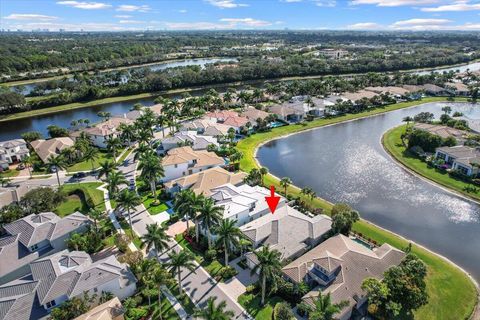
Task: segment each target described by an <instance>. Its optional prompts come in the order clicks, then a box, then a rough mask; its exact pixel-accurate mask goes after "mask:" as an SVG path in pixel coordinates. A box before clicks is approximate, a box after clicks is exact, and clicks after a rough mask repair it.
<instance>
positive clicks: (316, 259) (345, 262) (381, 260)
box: [282, 234, 405, 316]
mask: <svg viewBox="0 0 480 320" xmlns="http://www.w3.org/2000/svg"><path fill="white" fill-rule="evenodd" d="M404 256H405V253H403V252H402V251H400V250H398V249H396V248H394V247H392V246H390V245H389V244H386V243H385V244H383V245H382V246H381V247H380V248H377V249H374V250H370V249H369V248H367V247H366V246H364V245H362V244H360V243H358V242H356V241H354V240H352V239H350V238H348V237H345V236H344V235H341V234H340V235H336V236H334V237H331V238H329V239H327V240H325V241H324V242H323V243H321V244H319V245H318V246H317V247H315V248H313V249H312V250H310V251H309V252H307V253H305V254H304V255H303V256H301V257H300V258H298V259H296V260H294V261H293V262H291V263H290V264H288V265H287V266H285V267H284V268H283V269H282V270H283V273H284V275H285V276H287V277H288V278H290V279H291V280H292V281H294V282H301V281H302V280H303V279H304V277H305V275H306V274H307V273H308V272H309V271H310V270H311V269H312V267H313V266H314V264H318V265H319V266H322V267H326V269H328V270H331V271H333V272H334V274H335V278H334V280H333V281H332V282H331V283H329V284H328V285H327V286H326V287H318V288H316V289H314V290H312V291H310V292H309V293H307V294H306V295H305V296H304V297H303V300H304V301H305V302H306V303H309V304H313V302H314V300H315V298H316V297H317V296H318V292H319V291H320V290H321V291H322V293H325V294H326V293H330V294H331V297H332V302H333V303H338V302H340V301H348V302H349V306H348V307H346V308H344V309H343V310H342V312H341V315H342V316H343V315H345V314H348V313H349V312H351V309H352V308H353V307H354V305H355V304H356V303H357V301H358V299H359V297H364V296H365V294H364V292H363V290H362V289H361V285H362V282H363V280H364V279H366V278H369V277H373V278H377V279H382V278H383V273H384V272H385V271H386V270H387V269H388V268H390V267H392V266H394V265H398V264H399V263H400V262H401V260H402V259H403V258H404Z"/></svg>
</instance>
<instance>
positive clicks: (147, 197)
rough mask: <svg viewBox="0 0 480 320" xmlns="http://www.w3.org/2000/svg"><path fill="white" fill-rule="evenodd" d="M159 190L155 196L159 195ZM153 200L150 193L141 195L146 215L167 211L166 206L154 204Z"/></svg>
mask: <svg viewBox="0 0 480 320" xmlns="http://www.w3.org/2000/svg"><path fill="white" fill-rule="evenodd" d="M160 193H161V190H158V191H157V196H158V195H160ZM154 201H155V198H153V197H152V194H151V192H148V193H144V194H143V195H142V202H143V205H144V206H145V208H147V211H148V213H150V214H151V215H156V214H159V213H161V212H163V211H166V210H168V206H167V204H166V203H164V202H160V203H154Z"/></svg>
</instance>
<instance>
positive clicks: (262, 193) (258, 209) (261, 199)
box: [210, 183, 285, 226]
mask: <svg viewBox="0 0 480 320" xmlns="http://www.w3.org/2000/svg"><path fill="white" fill-rule="evenodd" d="M210 192H211V196H210V197H211V198H212V199H213V200H215V204H216V205H218V206H222V207H223V208H224V212H223V218H224V219H231V220H236V221H237V226H243V225H244V224H247V223H248V222H251V221H253V220H255V219H258V218H260V217H262V216H265V215H267V214H271V213H270V209H269V207H268V204H267V202H266V201H265V197H268V196H270V190H268V189H265V188H263V187H260V186H254V187H252V186H249V185H247V184H243V185H240V186H234V185H233V184H231V183H228V184H225V185H223V186H220V187H216V188H213V189H212V190H211V191H210ZM277 196H278V194H277ZM284 204H285V198H283V197H280V202H279V204H278V207H281V206H283V205H284Z"/></svg>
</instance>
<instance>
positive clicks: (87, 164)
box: [67, 151, 113, 172]
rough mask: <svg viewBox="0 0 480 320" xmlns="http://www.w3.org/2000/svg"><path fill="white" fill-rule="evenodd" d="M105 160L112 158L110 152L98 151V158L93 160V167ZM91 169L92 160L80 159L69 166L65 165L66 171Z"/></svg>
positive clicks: (98, 165)
mask: <svg viewBox="0 0 480 320" xmlns="http://www.w3.org/2000/svg"><path fill="white" fill-rule="evenodd" d="M106 160H110V161H111V160H113V157H112V155H111V154H110V153H108V152H106V151H100V152H99V153H98V158H97V159H95V160H94V161H93V167H94V168H95V169H97V168H98V167H100V163H102V162H104V161H106ZM91 170H92V162H91V161H82V162H77V163H75V164H73V165H71V166H70V167H67V172H76V171H91Z"/></svg>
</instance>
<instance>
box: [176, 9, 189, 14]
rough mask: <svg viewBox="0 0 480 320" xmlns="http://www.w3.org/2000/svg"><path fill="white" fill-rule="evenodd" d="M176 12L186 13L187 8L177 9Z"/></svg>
mask: <svg viewBox="0 0 480 320" xmlns="http://www.w3.org/2000/svg"><path fill="white" fill-rule="evenodd" d="M178 12H180V13H187V10H185V9H181V10H178Z"/></svg>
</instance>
